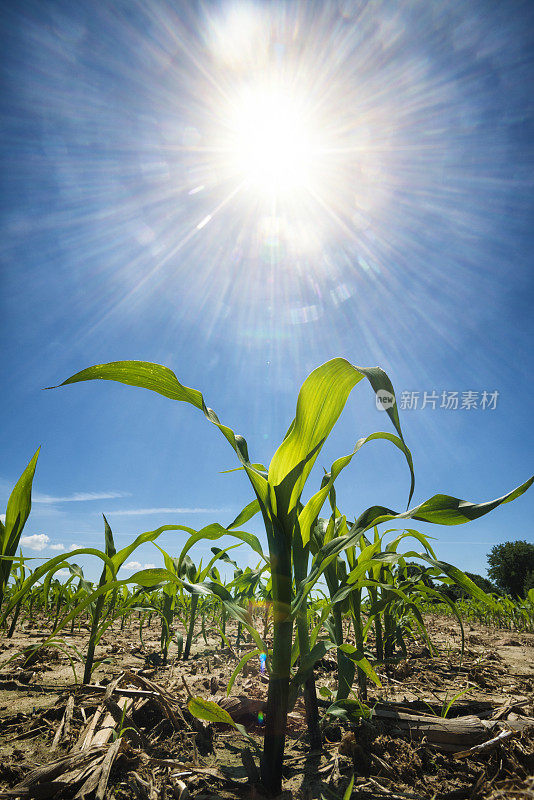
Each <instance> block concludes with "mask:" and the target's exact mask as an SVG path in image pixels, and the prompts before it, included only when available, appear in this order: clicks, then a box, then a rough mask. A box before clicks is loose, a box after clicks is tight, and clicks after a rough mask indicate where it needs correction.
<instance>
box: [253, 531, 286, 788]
mask: <svg viewBox="0 0 534 800" xmlns="http://www.w3.org/2000/svg"><path fill="white" fill-rule="evenodd" d="M277 555H278V558H276V557H275V559H273V560H272V562H271V563H272V564H273V567H274V568H273V570H272V584H273V618H274V636H273V656H272V663H271V674H270V678H269V693H268V696H267V713H266V722H265V738H264V743H263V756H262V759H261V780H262V783H263V785H264V787H265V788H266V790H267V791H268V792H269V794H270V795H276V794H279V793H280V791H281V790H282V767H283V760H284V747H285V740H286V726H287V710H288V700H289V676H290V670H291V645H292V640H293V620H292V617H291V613H290V612H291V552H290V550H289V549H288V548H287V547H283V548H282V549H281V552H279V553H278V554H277ZM275 564H276V566H274V565H275Z"/></svg>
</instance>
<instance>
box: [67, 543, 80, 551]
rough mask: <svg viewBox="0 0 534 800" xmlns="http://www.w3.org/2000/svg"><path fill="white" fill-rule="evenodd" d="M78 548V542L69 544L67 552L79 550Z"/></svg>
mask: <svg viewBox="0 0 534 800" xmlns="http://www.w3.org/2000/svg"><path fill="white" fill-rule="evenodd" d="M79 549H80V545H79V544H71V546H70V547H69V552H72V551H73V550H79Z"/></svg>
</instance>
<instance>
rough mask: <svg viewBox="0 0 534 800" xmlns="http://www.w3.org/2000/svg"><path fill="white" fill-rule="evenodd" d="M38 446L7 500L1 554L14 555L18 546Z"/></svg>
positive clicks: (27, 505) (26, 514) (28, 501)
mask: <svg viewBox="0 0 534 800" xmlns="http://www.w3.org/2000/svg"><path fill="white" fill-rule="evenodd" d="M40 449H41V448H40V447H39V448H38V449H37V450H36V452H35V453H34V455H33V457H32V458H31V459H30V462H29V464H28V466H27V467H26V469H25V470H24V472H23V473H22V475H21V476H20V478H19V479H18V481H17V483H16V484H15V487H14V489H13V491H12V492H11V495H10V497H9V500H8V501H7V509H6V520H5V523H4V524H3V525H2V528H3V529H4V531H3V535H2V554H3V555H7V556H11V555H15V553H16V552H17V548H18V543H19V539H20V536H21V533H22V529H23V528H24V525H25V524H26V520H27V519H28V517H29V515H30V511H31V507H32V483H33V476H34V474H35V467H36V466H37V459H38V458H39V450H40Z"/></svg>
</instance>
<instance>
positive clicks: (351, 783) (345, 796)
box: [343, 772, 354, 800]
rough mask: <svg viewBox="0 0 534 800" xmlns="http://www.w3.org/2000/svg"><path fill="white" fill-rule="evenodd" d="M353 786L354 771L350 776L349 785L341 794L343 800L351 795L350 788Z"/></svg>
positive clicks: (348, 799) (348, 798)
mask: <svg viewBox="0 0 534 800" xmlns="http://www.w3.org/2000/svg"><path fill="white" fill-rule="evenodd" d="M353 788H354V772H353V773H352V777H351V779H350V781H349V785H348V786H347V788H346V789H345V794H344V795H343V800H350V798H351V796H352V790H353Z"/></svg>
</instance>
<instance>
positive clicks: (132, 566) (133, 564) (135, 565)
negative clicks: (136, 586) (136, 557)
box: [123, 561, 156, 572]
mask: <svg viewBox="0 0 534 800" xmlns="http://www.w3.org/2000/svg"><path fill="white" fill-rule="evenodd" d="M155 566H156V565H155V564H141V563H140V562H139V561H128V563H127V564H124V565H123V569H127V570H128V571H130V572H139V570H140V569H154V568H155Z"/></svg>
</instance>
